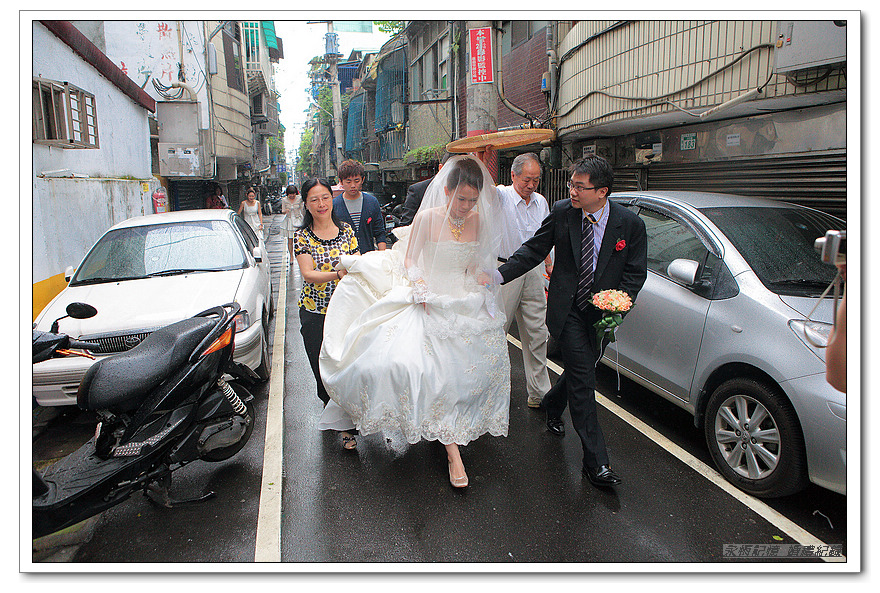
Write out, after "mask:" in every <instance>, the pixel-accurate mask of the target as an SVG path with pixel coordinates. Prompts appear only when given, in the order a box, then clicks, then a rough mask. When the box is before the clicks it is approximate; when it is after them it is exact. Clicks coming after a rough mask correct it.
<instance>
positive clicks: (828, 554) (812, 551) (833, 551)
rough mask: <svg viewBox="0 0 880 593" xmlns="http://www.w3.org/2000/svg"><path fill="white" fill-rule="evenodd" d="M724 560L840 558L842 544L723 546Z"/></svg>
mask: <svg viewBox="0 0 880 593" xmlns="http://www.w3.org/2000/svg"><path fill="white" fill-rule="evenodd" d="M722 556H723V557H724V558H842V557H843V544H831V545H828V544H823V545H816V546H810V545H800V544H724V549H723V552H722Z"/></svg>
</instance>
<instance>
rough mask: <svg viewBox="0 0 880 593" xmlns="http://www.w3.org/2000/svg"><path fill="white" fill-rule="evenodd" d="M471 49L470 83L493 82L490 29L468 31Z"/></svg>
mask: <svg viewBox="0 0 880 593" xmlns="http://www.w3.org/2000/svg"><path fill="white" fill-rule="evenodd" d="M468 33H469V34H470V48H471V83H472V84H478V83H481V82H494V76H493V69H494V68H493V66H492V29H490V28H489V27H484V28H480V29H468Z"/></svg>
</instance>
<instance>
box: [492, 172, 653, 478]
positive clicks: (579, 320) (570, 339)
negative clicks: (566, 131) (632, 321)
mask: <svg viewBox="0 0 880 593" xmlns="http://www.w3.org/2000/svg"><path fill="white" fill-rule="evenodd" d="M570 171H571V180H570V181H569V183H568V188H569V197H570V198H571V200H559V201H557V202H556V203H555V204H554V205H553V208H552V210H551V211H550V215H549V216H547V218H545V219H544V222H543V223H541V228H539V229H538V231H537V232H536V233H535V235H534V236H533V237H532V238H531V239H529V240H528V241H526V242H525V243H524V244H523V246H522V247H520V248H519V249H518V250H517V251H516V253H514V254H513V256H511V257H510V259H508V261H507V263H505V264H503V265H502V266H501V267H499V268H498V271H499V272H500V274H501V277H502V278H503V281H504V282H508V281H510V280H513V279H514V278H517V277H519V276H521V275H522V274H524V273H525V272H527V271H528V270H530V269H532V268H534V267H535V266H536V265H538V264H539V263H541V262H542V261H544V258H546V257H547V255H548V254H549V253H550V250H551V249H553V248H555V250H556V251H555V258H556V259H555V262H554V265H553V273H552V275H551V276H550V288H549V292H548V296H547V329H549V330H550V335H552V336H553V337H554V338H555V339H556V341H557V343H558V344H559V346H560V351H561V354H562V360H563V363H564V364H565V372H564V373H563V374H562V376H561V377H560V378H559V380H558V381H557V382H556V385H554V386H553V388H552V389H551V390H550V391H549V392H547V394H546V395H545V396H544V400H543V402H542V407H543V408H544V409H545V410H546V412H547V428H548V429H549V430H550V431H551V432H553V433H555V434H558V435H563V434H565V428H564V425H563V422H562V412H563V411H564V410H565V406H566V404H568V405H569V410H570V413H571V421H572V425H573V427H574V430H575V431H576V432H577V434H578V436H579V437H580V439H581V444H582V445H583V449H584V461H583V472H584V474H585V475H586V476H587V478H588V479H589V480H590V482H591V483H593V484H594V485H596V486H615V485H617V484H619V483H620V477H619V476H618V475H617V474H616V473H615V472H614V471H613V470H612V469H611V465H610V463H609V460H608V451H607V449H606V446H605V438H604V436H603V434H602V428H601V427H600V426H599V420H598V417H597V410H596V397H595V393H594V389H595V386H596V362H597V361H598V359H599V358H601V353H602V349H603V348H604V345H605V344H607V342H605V344H598V343H597V342H596V329H595V328H594V327H593V324H594V323H595V322H597V321H598V320H599V319H601V313H600V312H599V310H598V309H596V308H595V307H594V306H593V305H592V304H591V303H590V297H591V295H592V294H595V293H597V292H599V291H602V290H606V289H610V288H613V289H618V290H623V291H625V292H627V293H628V294H629V295H630V297H631V298H632V299H633V302H635V299H636V296H637V295H638V292H639V290H641V288H642V285H643V284H644V283H645V279H646V277H647V257H648V255H647V254H648V240H647V236H646V234H645V223H644V222H643V221H642V219H641V218H639V217H638V216H637V215H636V214H635V213H633V212H631V211H630V210H628V209H626V208H624V207H623V206H621V205H619V204H616V203H614V202H611V201H610V200H609V199H608V195H609V194H610V193H611V188H612V185H613V183H614V171H613V170H612V168H611V165H610V164H609V163H608V161H606V160H605V159H604V158H602V157H600V156H595V155H590V156H587V157H584V158H582V159H580V160H578V161H577V162H575V163H573V164H572V165H571V167H570Z"/></svg>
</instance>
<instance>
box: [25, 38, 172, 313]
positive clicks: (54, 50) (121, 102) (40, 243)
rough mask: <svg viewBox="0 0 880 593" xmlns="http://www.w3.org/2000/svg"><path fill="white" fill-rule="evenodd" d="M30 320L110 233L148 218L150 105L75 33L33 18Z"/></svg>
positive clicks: (153, 107) (150, 206)
mask: <svg viewBox="0 0 880 593" xmlns="http://www.w3.org/2000/svg"><path fill="white" fill-rule="evenodd" d="M32 30H33V47H35V48H40V51H38V52H37V51H35V52H34V55H33V61H32V62H33V104H32V119H33V143H32V146H33V161H32V162H33V185H32V201H33V227H32V229H33V316H34V318H36V316H37V314H38V313H39V312H40V311H41V310H42V309H43V307H44V306H45V305H47V304H48V303H49V301H51V300H52V298H54V297H55V296H56V295H57V294H58V293H59V292H60V291H61V290H62V289H63V288H64V287H65V286H66V285H67V279H66V278H65V270H67V268H68V267H70V266H77V265H79V262H80V261H81V260H82V258H83V257H85V255H86V251H87V250H88V249H89V248H90V247H91V246H92V244H93V243H94V242H95V241H96V240H97V239H98V237H100V236H101V235H102V234H103V233H104V231H106V230H107V229H108V228H109V227H110V226H112V225H114V224H116V223H118V222H121V221H123V220H125V219H127V218H130V217H132V216H138V215H143V214H150V213H152V212H153V204H152V194H153V192H154V191H155V190H156V189H158V187H159V182H158V180H157V179H156V178H154V177H153V175H152V170H151V160H152V159H151V151H150V116H151V115H152V114H153V113H154V112H155V110H156V104H155V101H154V100H153V99H152V98H151V97H150V96H149V95H147V94H146V93H144V92H143V91H142V90H141V89H140V88H139V86H138V85H137V84H136V82H135V81H133V80H132V79H131V78H129V77H128V76H127V75H126V74H125V73H124V72H123V71H122V70H121V69H119V68H118V67H117V66H115V65H114V63H113V62H112V61H111V60H110V59H109V58H108V57H107V56H106V55H105V54H104V53H103V52H102V51H101V50H100V49H98V48H97V47H96V46H95V45H94V44H93V43H91V42H90V41H89V40H88V39H87V38H86V37H85V36H84V35H83V34H82V33H81V32H80V31H79V30H78V29H77V28H76V27H74V26H73V25H71V24H70V23H69V22H66V21H34V22H33V24H32Z"/></svg>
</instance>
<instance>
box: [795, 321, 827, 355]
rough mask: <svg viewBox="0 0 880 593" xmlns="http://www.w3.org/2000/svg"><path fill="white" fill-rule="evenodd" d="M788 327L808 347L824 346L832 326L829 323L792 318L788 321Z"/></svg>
mask: <svg viewBox="0 0 880 593" xmlns="http://www.w3.org/2000/svg"><path fill="white" fill-rule="evenodd" d="M788 327H790V328H791V331H793V332H794V335H796V336H797V337H798V338H800V340H801V342H803V343H804V344H806V345H807V347H809V348H826V347H827V346H828V338H829V337H830V335H831V330H832V329H833V328H834V326H833V325H831V324H830V323H825V322H822V321H811V320H809V319H792V320H791V321H789V322H788Z"/></svg>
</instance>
